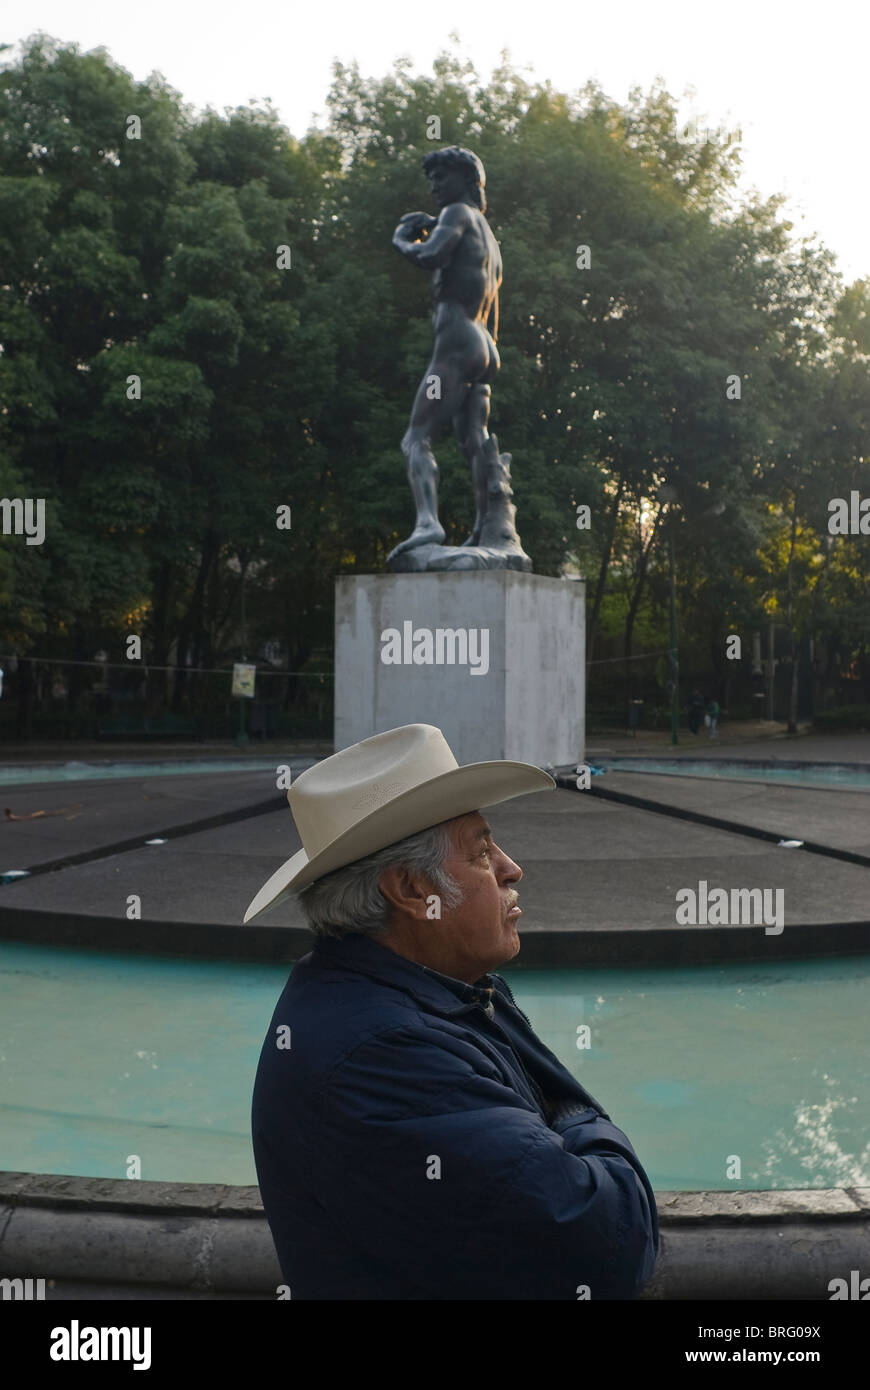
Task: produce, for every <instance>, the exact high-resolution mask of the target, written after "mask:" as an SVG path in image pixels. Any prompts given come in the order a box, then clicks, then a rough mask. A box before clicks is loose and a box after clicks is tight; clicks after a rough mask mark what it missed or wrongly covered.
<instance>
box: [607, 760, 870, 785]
mask: <svg viewBox="0 0 870 1390" xmlns="http://www.w3.org/2000/svg"><path fill="white" fill-rule="evenodd" d="M593 761H594V763H595V764H596V765H597V766H598V767H602V768H604V770H605V772H649V773H654V774H655V775H656V776H658V777H713V778H717V779H720V780H727V781H730V782H781V783H783V784H784V785H787V786H798V785H800V786H806V787H843V788H849V787H856V788H859V789H860V790H862V791H866V790H867V789H868V788H870V771H868V770H867V768H866V767H861V766H859V767H850V766H849V765H848V764H846V763H799V764H795V765H794V766H793V767H790V766H789V765H788V764H782V763H760V762H754V761H753V760H751V759H745V760H744V761H743V762H740V761H739V760H736V759H733V758H729V759H727V760H726V759H725V758H723V759H722V760H721V761H720V760H719V759H718V758H711V759H709V760H708V761H706V762H705V761H703V760H694V759H693V760H691V761H690V760H689V759H688V758H670V759H658V758H595V759H593Z"/></svg>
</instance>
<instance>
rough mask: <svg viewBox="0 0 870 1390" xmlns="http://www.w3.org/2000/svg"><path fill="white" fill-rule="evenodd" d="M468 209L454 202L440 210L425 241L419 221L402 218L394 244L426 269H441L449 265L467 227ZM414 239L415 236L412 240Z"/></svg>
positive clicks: (404, 254)
mask: <svg viewBox="0 0 870 1390" xmlns="http://www.w3.org/2000/svg"><path fill="white" fill-rule="evenodd" d="M468 221H469V219H468V209H467V208H466V207H465V205H464V204H463V203H451V204H450V206H449V207H446V208H445V209H444V211H443V212H442V213H441V216H440V217H439V218H438V220H437V221H434V219H433V224H434V225H433V226H432V229H431V230H430V232H429V235H428V236H427V238H426V240H425V241H420V240H418V239H416V238H419V235H420V231H421V227H420V223H419V221H416V222H415V221H414V220H413V214H412V215H411V217H409V218H403V219H402V221H401V222H400V223H399V225H398V227H397V228H396V230H395V232H394V233H393V245H394V246H395V247H396V249H397V250H399V251H401V253H402V255H403V256H407V258H408V260H409V261H413V262H414V264H415V265H419V266H420V267H421V268H422V269H423V270H439V269H440V268H441V267H442V266H444V265H446V264H447V262H448V261H449V260H450V257H451V256H452V255H453V252H454V251H455V250H456V247H457V246H458V245H459V243H460V241H461V240H462V238H463V236H464V235H465V231H466V228H467V227H468ZM412 238H413V239H412Z"/></svg>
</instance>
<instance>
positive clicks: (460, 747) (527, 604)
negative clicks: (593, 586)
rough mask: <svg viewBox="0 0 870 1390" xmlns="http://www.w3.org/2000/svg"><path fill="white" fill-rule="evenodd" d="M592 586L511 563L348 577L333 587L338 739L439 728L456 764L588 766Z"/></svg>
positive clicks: (342, 742) (341, 744) (341, 743)
mask: <svg viewBox="0 0 870 1390" xmlns="http://www.w3.org/2000/svg"><path fill="white" fill-rule="evenodd" d="M585 649H586V624H585V584H584V583H583V581H582V580H563V579H548V578H545V577H544V576H542V575H537V574H522V573H517V572H514V571H510V570H502V571H471V572H469V573H449V572H448V573H443V574H385V575H368V574H365V575H348V576H345V577H342V578H340V579H338V580H336V590H335V747H336V750H338V749H341V748H347V747H348V746H349V745H350V744H352V743H357V742H359V740H360V739H364V738H368V737H369V736H370V735H371V734H378V733H383V732H384V731H385V730H386V729H394V728H397V727H398V726H399V725H401V724H417V723H420V724H436V725H437V726H438V727H439V728H440V729H441V730H442V731H443V732H444V735H445V737H446V738H447V741H448V743H449V744H450V746H451V748H452V749H453V752H454V753H455V754H456V758H457V761H458V762H460V763H471V762H480V761H483V760H485V759H488V758H513V759H517V760H518V761H521V762H529V763H534V764H536V765H537V766H545V765H546V764H547V763H552V764H554V765H558V764H561V763H571V762H580V761H582V759H583V752H584V735H585V696H586V689H585V664H584V663H585Z"/></svg>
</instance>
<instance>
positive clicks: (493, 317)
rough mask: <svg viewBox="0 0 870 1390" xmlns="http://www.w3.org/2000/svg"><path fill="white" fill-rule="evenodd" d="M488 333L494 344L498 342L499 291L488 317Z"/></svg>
mask: <svg viewBox="0 0 870 1390" xmlns="http://www.w3.org/2000/svg"><path fill="white" fill-rule="evenodd" d="M486 331H487V332H488V334H489V336H490V337H491V338H492V341H493V342H494V343H497V342H498V290H496V292H495V294H494V295H493V297H492V303H491V304H490V306H489V313H488V314H487V316H486Z"/></svg>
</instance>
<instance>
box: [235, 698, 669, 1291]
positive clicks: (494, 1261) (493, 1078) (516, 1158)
mask: <svg viewBox="0 0 870 1390" xmlns="http://www.w3.org/2000/svg"><path fill="white" fill-rule="evenodd" d="M553 787H555V782H554V781H553V779H552V778H551V777H549V776H548V775H547V773H546V772H542V771H541V770H540V769H539V768H536V767H532V766H530V765H528V764H526V763H518V762H481V763H472V764H471V765H469V766H466V767H459V766H458V765H457V763H456V759H455V758H454V757H453V754H452V753H451V751H450V748H449V746H448V744H447V742H446V740H445V738H444V736H443V734H442V733H441V731H440V730H439V729H436V728H434V727H433V726H432V725H430V724H410V725H407V726H405V727H404V728H400V729H391V730H390V731H389V732H387V733H382V734H376V735H375V736H374V737H373V738H368V739H364V740H363V742H362V743H357V744H355V745H354V746H353V747H351V748H346V749H344V750H342V751H341V752H339V753H336V754H335V755H334V756H333V757H331V758H327V759H325V761H323V762H321V763H318V764H316V765H315V766H314V767H311V768H309V769H308V770H307V771H306V772H303V773H302V775H301V776H300V777H299V778H298V779H297V780H296V781H295V783H294V785H293V786H292V787H291V789H290V791H289V792H288V794H287V796H288V800H289V802H290V806H291V808H292V811H293V815H294V818H295V820H296V825H297V827H298V829H299V834H300V837H301V839H302V844H303V848H302V849H301V850H300V851H299V852H298V853H296V854H294V855H293V856H292V857H291V858H290V859H288V860H287V862H286V863H285V864H283V865H282V866H281V868H280V869H279V870H278V871H277V873H275V874H273V876H272V877H271V878H270V879H269V881H268V883H266V884H265V886H264V887H263V888H262V889H261V890H260V892H259V893H258V894H257V896H256V897H255V898H254V900H253V902H252V903H251V905H250V907H249V908H248V911H247V913H246V914H245V921H246V922H249V921H251V920H252V919H253V918H254V917H257V916H258V915H259V914H260V913H261V912H264V911H266V910H267V909H268V908H271V907H274V906H275V905H276V904H277V903H278V902H281V901H283V900H284V899H285V898H286V897H287V895H288V894H289V893H291V892H294V893H300V894H301V896H300V905H301V906H302V907H303V909H304V911H305V914H306V917H307V920H308V924H309V926H310V927H311V929H312V930H313V932H314V936H315V946H314V949H313V950H312V951H311V952H310V953H309V954H308V955H306V956H304V957H303V959H302V960H300V961H298V962H297V963H296V965H295V966H294V969H293V972H292V975H291V977H290V979H289V981H288V983H287V986H286V988H285V989H284V993H283V994H282V996H281V998H280V1000H279V1002H278V1005H277V1008H276V1009H275V1013H274V1016H273V1018H272V1022H271V1024H270V1027H269V1031H268V1033H267V1035H266V1040H265V1042H264V1044H263V1050H262V1053H261V1056H260V1064H259V1068H258V1071H257V1079H256V1084H255V1088H254V1099H253V1111H252V1133H253V1143H254V1155H255V1159H256V1164H257V1175H258V1178H259V1183H260V1192H261V1195H262V1199H263V1206H264V1208H265V1211H266V1216H267V1217H268V1220H269V1225H270V1227H271V1230H272V1236H273V1239H274V1241H275V1246H276V1249H277V1252H278V1258H279V1261H280V1264H281V1270H282V1274H283V1277H284V1279H285V1281H286V1283H287V1285H288V1286H289V1290H290V1295H289V1296H290V1298H291V1299H300V1298H301V1299H570V1300H572V1301H573V1300H576V1299H587V1298H593V1299H602V1298H610V1299H613V1298H616V1299H628V1298H634V1297H636V1296H637V1295H638V1294H639V1292H640V1290H641V1289H642V1288H643V1286H644V1284H645V1283H646V1282H647V1281H648V1280H649V1278H650V1276H651V1274H652V1271H653V1266H654V1264H655V1259H656V1255H657V1252H658V1244H659V1236H658V1218H657V1213H656V1206H655V1199H654V1196H653V1192H652V1188H651V1187H650V1184H649V1180H648V1178H647V1176H646V1173H645V1172H644V1170H643V1168H642V1167H641V1164H640V1161H639V1159H638V1157H637V1155H636V1153H635V1152H634V1149H633V1148H632V1146H631V1144H630V1142H629V1140H628V1139H627V1138H626V1136H625V1135H624V1134H623V1133H622V1131H621V1130H619V1129H617V1127H616V1126H615V1125H614V1124H613V1123H612V1122H611V1120H610V1118H609V1116H608V1115H607V1114H606V1113H605V1111H604V1110H603V1109H602V1107H601V1106H600V1105H599V1104H598V1102H597V1101H596V1100H594V1098H593V1097H592V1096H591V1095H590V1094H589V1093H588V1091H586V1090H584V1088H583V1087H582V1086H581V1085H580V1084H579V1083H578V1082H577V1081H576V1080H575V1079H574V1077H573V1076H572V1075H571V1073H570V1072H569V1071H568V1070H567V1069H566V1068H565V1067H563V1066H562V1064H561V1063H560V1062H559V1061H558V1060H557V1058H556V1057H555V1056H554V1055H553V1053H552V1052H550V1051H549V1050H548V1049H547V1048H546V1047H545V1046H544V1045H543V1043H542V1042H541V1041H540V1040H539V1039H538V1037H537V1036H536V1035H535V1033H534V1032H533V1031H532V1028H531V1025H530V1023H529V1021H528V1019H527V1018H526V1017H525V1015H524V1014H522V1013H521V1012H520V1010H519V1009H518V1008H517V1006H516V1003H515V1002H514V998H513V995H512V994H511V992H510V990H509V988H508V986H507V984H506V983H505V981H504V980H503V979H502V978H501V977H500V976H499V975H497V974H494V973H492V972H493V971H494V970H495V969H496V968H497V967H498V966H499V965H502V964H503V963H504V962H506V961H508V960H511V959H512V958H513V957H514V956H515V955H516V954H517V953H518V951H519V949H520V943H519V937H518V935H517V929H516V922H517V919H518V917H519V916H520V909H519V907H518V906H517V900H518V893H517V890H516V885H517V884H518V883H519V881H520V879H521V878H522V869H520V867H519V865H517V864H515V863H514V862H513V860H512V859H510V858H509V857H508V855H507V854H505V853H504V851H503V850H502V849H500V848H499V846H498V845H497V844H496V843H495V842H494V840H493V838H492V833H491V830H490V827H489V826H488V825H487V823H486V820H485V819H484V817H483V815H482V814H481V812H480V807H486V806H493V805H495V804H497V803H498V802H502V801H507V800H509V799H510V798H511V797H514V796H523V795H525V794H526V793H528V792H534V791H545V790H551V789H552V788H553Z"/></svg>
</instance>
